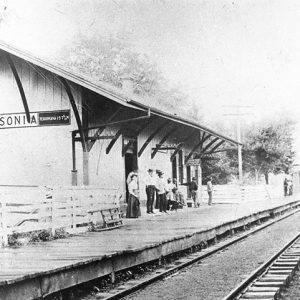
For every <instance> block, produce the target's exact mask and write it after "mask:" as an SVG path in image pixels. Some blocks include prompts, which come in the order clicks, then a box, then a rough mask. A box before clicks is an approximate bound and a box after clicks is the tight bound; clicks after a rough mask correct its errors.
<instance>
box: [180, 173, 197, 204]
mask: <svg viewBox="0 0 300 300" xmlns="http://www.w3.org/2000/svg"><path fill="white" fill-rule="evenodd" d="M182 185H187V186H188V188H189V191H190V193H191V197H192V199H193V201H194V207H195V208H196V207H199V206H200V204H199V203H198V183H197V181H196V177H193V178H192V181H189V182H187V183H183V184H182Z"/></svg>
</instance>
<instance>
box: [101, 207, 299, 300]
mask: <svg viewBox="0 0 300 300" xmlns="http://www.w3.org/2000/svg"><path fill="white" fill-rule="evenodd" d="M298 212H300V209H299V208H298V209H295V210H294V211H292V212H290V213H288V214H287V215H284V216H282V217H280V218H277V219H275V220H271V221H266V222H265V223H264V224H262V225H260V226H259V227H257V228H254V229H252V230H251V231H249V232H247V233H245V234H243V235H241V236H239V237H235V238H233V239H232V240H230V241H227V242H224V243H222V245H219V246H215V247H213V248H212V249H208V250H207V252H205V253H199V255H195V253H193V255H192V256H193V257H192V258H191V259H188V260H187V261H185V262H183V263H181V264H179V265H176V266H175V267H172V268H168V269H167V270H166V271H163V272H160V273H159V274H156V275H153V276H152V277H151V278H148V279H144V280H141V282H139V283H137V284H134V285H130V286H129V287H128V288H125V289H122V290H120V289H119V288H117V290H118V291H117V292H115V293H113V294H111V295H108V296H104V297H101V299H102V300H116V299H121V298H123V297H125V296H128V295H130V294H132V293H134V292H137V291H138V290H140V289H142V288H144V287H146V286H148V285H150V284H152V283H154V282H156V281H159V280H161V279H163V278H165V277H167V276H169V275H171V274H174V273H176V272H177V271H179V270H181V269H184V268H186V267H188V266H190V265H192V264H194V263H196V262H199V261H201V260H203V259H204V258H207V257H209V256H212V255H213V254H215V253H217V252H219V251H221V250H223V249H225V248H227V247H228V246H231V245H234V244H236V243H237V242H239V241H241V240H244V239H245V238H247V237H248V236H250V235H253V234H255V233H257V232H259V231H261V230H263V229H265V228H267V227H269V226H271V225H273V224H275V223H277V222H279V221H281V220H284V219H286V218H288V217H290V216H292V215H294V214H295V213H298ZM129 282H130V280H129ZM124 285H126V282H124ZM99 294H100V293H99ZM225 299H227V300H229V299H232V298H224V299H222V300H225Z"/></svg>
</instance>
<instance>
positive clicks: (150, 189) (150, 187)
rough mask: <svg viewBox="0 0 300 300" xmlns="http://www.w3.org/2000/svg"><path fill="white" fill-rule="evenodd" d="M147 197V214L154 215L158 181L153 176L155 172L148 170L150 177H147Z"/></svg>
mask: <svg viewBox="0 0 300 300" xmlns="http://www.w3.org/2000/svg"><path fill="white" fill-rule="evenodd" d="M145 183H146V195H147V214H154V212H153V203H154V194H155V191H156V187H155V185H156V179H155V178H154V176H153V170H152V169H149V170H148V176H147V177H146V182H145Z"/></svg>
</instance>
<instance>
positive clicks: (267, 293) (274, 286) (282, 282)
mask: <svg viewBox="0 0 300 300" xmlns="http://www.w3.org/2000/svg"><path fill="white" fill-rule="evenodd" d="M299 263H300V233H299V234H297V235H296V236H295V237H294V238H293V239H292V240H291V241H290V242H289V243H287V244H286V245H285V246H284V247H283V248H282V249H280V250H279V251H278V252H277V253H276V254H275V255H274V256H272V257H271V258H270V259H269V260H268V261H266V262H265V263H264V264H263V265H261V266H260V267H259V268H258V269H256V270H255V271H254V272H253V273H252V274H251V275H250V276H249V277H248V278H247V279H245V280H244V281H243V282H242V283H241V284H240V285H239V286H237V287H236V288H235V289H234V290H232V291H231V292H230V293H229V294H228V295H227V296H226V297H225V298H223V300H246V299H253V300H262V299H265V300H266V299H267V300H268V299H269V300H270V299H278V297H279V296H280V292H281V290H282V288H283V287H285V286H287V285H288V284H289V282H290V280H291V278H292V277H293V275H294V273H295V271H296V270H297V269H298V267H299Z"/></svg>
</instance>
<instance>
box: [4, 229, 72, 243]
mask: <svg viewBox="0 0 300 300" xmlns="http://www.w3.org/2000/svg"><path fill="white" fill-rule="evenodd" d="M67 236H69V234H68V233H67V232H66V231H65V230H64V229H63V228H61V229H56V230H55V235H54V236H52V235H51V231H50V230H38V231H32V232H29V233H17V232H13V233H12V234H11V235H9V236H8V245H9V246H13V247H18V246H22V245H24V244H28V243H29V244H30V243H38V242H46V241H51V240H53V239H61V238H65V237H67Z"/></svg>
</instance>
